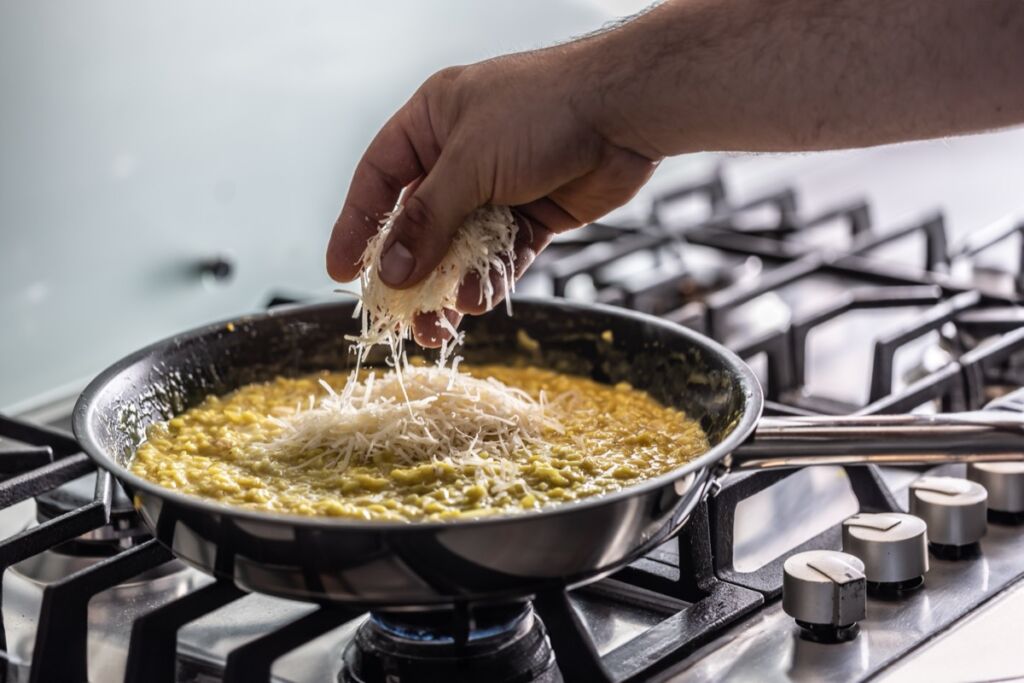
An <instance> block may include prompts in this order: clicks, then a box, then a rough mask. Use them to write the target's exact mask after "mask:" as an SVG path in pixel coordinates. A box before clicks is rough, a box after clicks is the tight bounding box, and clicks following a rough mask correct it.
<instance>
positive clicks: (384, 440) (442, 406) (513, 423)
mask: <svg viewBox="0 0 1024 683" xmlns="http://www.w3.org/2000/svg"><path fill="white" fill-rule="evenodd" d="M321 384H322V386H323V387H324V389H325V391H326V392H327V395H326V396H324V397H323V398H322V399H321V400H320V401H319V403H317V404H316V405H315V406H314V407H311V408H308V409H298V410H297V411H296V412H295V413H294V414H293V415H290V416H288V417H285V418H274V420H275V423H276V424H277V425H278V426H279V427H281V432H280V433H279V434H278V435H277V437H276V438H274V439H273V440H272V441H270V442H268V443H265V444H260V445H258V446H257V447H258V448H260V449H262V450H263V451H264V452H266V453H270V454H272V455H274V456H275V457H276V458H278V459H279V460H281V461H284V462H287V463H288V464H289V465H292V466H302V467H305V466H308V465H309V464H311V463H312V462H314V461H316V464H317V465H318V466H328V467H332V468H337V469H338V470H341V471H344V470H346V469H347V468H349V467H352V466H356V465H361V464H368V463H373V462H378V461H379V459H380V458H386V459H387V461H388V462H390V463H393V464H394V466H395V467H413V466H417V465H423V464H434V465H440V464H442V463H447V464H450V465H455V466H467V465H472V466H475V468H476V472H477V477H478V478H483V477H487V479H488V484H489V488H490V489H491V490H492V491H501V490H505V489H507V488H509V487H511V486H514V485H515V484H517V483H522V484H523V486H524V487H525V481H523V479H522V478H521V477H520V475H519V471H518V467H516V465H515V463H514V462H512V461H511V456H512V455H513V454H515V453H517V452H521V451H524V450H528V449H536V448H543V447H544V434H545V433H546V432H547V431H548V430H555V431H557V432H561V431H562V424H561V422H560V420H559V419H558V415H559V412H560V411H558V410H557V409H553V408H552V406H551V404H550V403H548V402H547V401H546V399H545V397H543V396H542V397H541V398H540V400H535V399H533V398H532V397H531V396H530V395H529V394H527V393H526V392H524V391H522V390H520V389H516V388H513V387H509V386H508V385H505V384H503V383H501V382H499V381H498V380H496V379H493V378H487V379H480V378H477V377H473V376H471V375H468V374H465V373H461V372H457V371H453V370H452V369H445V368H441V367H439V366H436V365H426V366H417V365H406V366H405V367H404V368H403V372H402V373H401V374H400V375H399V373H397V372H395V371H394V370H388V371H386V372H384V373H383V374H378V373H377V372H375V371H371V372H369V373H368V374H366V376H365V378H364V379H361V380H360V379H357V378H356V377H355V376H351V377H350V378H349V380H348V382H347V383H346V384H345V387H344V388H343V389H342V390H341V391H340V392H336V391H335V390H334V389H333V388H332V387H331V386H329V385H328V384H327V383H326V382H323V381H321Z"/></svg>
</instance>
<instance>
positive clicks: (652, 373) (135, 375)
mask: <svg viewBox="0 0 1024 683" xmlns="http://www.w3.org/2000/svg"><path fill="white" fill-rule="evenodd" d="M352 311H353V304H352V303H350V302H343V303H335V304H328V305H318V306H304V307H294V308H287V309H277V310H272V311H269V312H267V313H264V314H261V315H255V316H251V317H247V318H242V319H239V320H234V321H232V324H230V325H229V324H227V323H223V324H216V325H211V326H208V327H203V328H200V329H197V330H194V331H191V332H187V333H185V334H182V335H178V336H176V337H173V338H171V339H167V340H165V341H162V342H159V343H157V344H154V345H153V346H150V347H148V348H146V349H143V350H141V351H139V352H137V353H134V354H132V355H131V356H129V357H127V358H125V359H124V360H122V361H120V362H118V363H117V364H115V365H114V366H112V367H111V368H109V369H108V370H106V371H104V372H103V373H102V374H101V375H100V376H99V377H97V378H96V379H95V380H94V381H93V382H92V383H91V384H90V385H89V386H88V388H87V389H86V390H85V392H84V393H83V394H82V396H81V398H80V400H79V402H78V404H77V406H76V407H75V412H74V430H75V434H76V436H77V437H78V439H79V441H80V442H81V444H82V447H83V448H84V449H85V451H86V452H87V453H88V454H89V455H90V456H91V457H92V458H93V459H94V460H95V461H96V463H97V464H98V465H99V466H100V467H103V468H104V469H107V470H109V471H111V472H112V473H113V474H114V475H115V476H116V477H117V478H118V479H119V480H120V481H121V483H122V484H123V485H124V487H125V489H126V490H127V491H128V492H129V494H130V495H131V496H132V499H133V501H134V504H135V507H136V508H137V509H138V510H139V512H140V514H141V515H142V518H143V519H144V520H145V522H146V523H147V524H148V525H149V526H150V527H151V528H152V530H153V533H154V534H155V536H156V537H157V538H158V539H159V540H160V541H161V542H162V543H164V544H166V545H167V546H168V547H170V548H171V549H172V550H173V551H174V552H175V554H177V555H178V556H179V557H180V558H182V559H183V560H185V561H186V562H188V563H190V564H192V565H194V566H196V567H197V568H199V569H201V570H203V571H206V572H210V573H214V574H217V575H219V576H222V577H226V578H229V579H232V580H234V581H235V583H237V584H238V585H239V586H241V587H243V588H246V589H250V590H255V591H261V592H265V593H271V594H276V595H281V596H286V597H293V598H300V599H313V600H330V601H339V602H359V603H364V604H367V605H392V606H393V605H401V606H417V605H430V604H440V603H451V602H453V601H460V600H478V601H491V600H502V599H506V598H515V597H522V596H527V595H530V594H533V593H535V592H536V591H538V590H542V589H545V588H551V587H555V586H572V585H578V584H583V583H587V582H589V581H594V580H596V579H598V578H600V577H601V576H604V575H606V574H608V573H610V572H612V571H614V570H615V569H617V568H619V567H621V566H623V565H625V564H627V563H628V562H630V561H632V560H634V559H635V558H637V557H639V556H640V555H642V554H644V553H645V552H647V551H648V550H650V549H651V548H653V547H655V546H656V545H658V544H660V543H662V542H664V541H665V540H667V539H668V538H669V537H671V536H672V535H673V534H674V533H676V532H677V531H678V530H679V529H680V527H681V526H682V525H683V524H684V523H685V522H686V520H687V517H688V516H689V515H690V513H691V512H692V511H693V509H694V507H695V506H696V505H697V503H698V502H699V501H700V499H701V497H702V496H704V495H706V493H707V491H708V489H709V485H710V483H711V482H712V481H713V480H715V479H716V478H717V477H721V476H722V475H723V474H724V473H725V472H727V471H728V470H730V469H738V468H743V469H758V468H776V467H799V466H804V465H814V464H836V463H838V464H860V463H869V462H881V463H892V464H895V463H911V462H929V461H933V460H941V461H949V460H981V459H986V460H992V459H1019V458H1020V457H1021V453H1022V452H1024V418H1022V416H1020V415H1017V414H1011V413H1006V414H1001V413H998V412H993V411H986V412H985V413H963V414H956V415H938V416H930V417H925V416H881V417H848V418H798V419H775V418H764V419H761V409H762V395H761V389H760V387H759V386H758V383H757V380H756V379H755V377H754V375H753V374H752V373H751V371H750V369H749V368H748V367H747V366H746V365H745V364H744V363H743V362H742V361H741V360H740V359H739V358H737V357H736V356H734V355H733V354H732V353H730V352H729V351H727V350H726V349H724V348H722V347H721V346H719V345H718V344H716V343H715V342H713V341H711V340H709V339H707V338H706V337H703V336H701V335H699V334H697V333H694V332H691V331H689V330H686V329H684V328H682V327H678V326H676V325H673V324H669V323H666V322H663V321H661V320H658V319H657V318H653V317H650V316H646V315H642V314H638V313H634V312H630V311H626V310H622V309H617V308H609V307H601V306H588V305H582V304H575V303H568V302H556V301H540V300H529V299H520V300H518V301H517V302H516V304H515V315H514V317H511V318H509V317H507V316H506V315H505V314H504V313H503V312H497V313H492V314H488V315H485V316H482V317H478V318H469V319H467V320H466V321H465V323H464V324H465V328H466V331H467V344H466V347H465V349H464V352H463V355H465V357H466V360H467V361H468V362H508V361H511V360H513V359H516V358H523V359H525V360H527V361H529V362H531V363H534V364H538V365H542V366H547V367H551V368H555V369H558V370H563V371H568V372H576V373H580V374H583V375H587V376H590V377H593V378H595V379H597V380H599V381H604V382H618V381H628V382H630V383H631V384H633V385H634V386H636V387H638V388H640V389H644V390H646V391H648V392H650V393H651V394H652V395H653V396H654V397H655V398H657V399H659V400H661V401H663V402H664V403H667V404H670V405H673V406H677V407H679V408H681V409H683V410H685V411H686V412H687V413H688V414H689V415H690V416H692V417H694V418H696V419H699V420H700V422H701V424H702V426H703V427H704V429H705V431H706V432H707V434H708V437H709V439H710V441H711V443H712V448H711V450H709V451H708V452H707V453H705V454H704V455H702V456H701V457H699V458H696V459H695V460H693V461H691V462H689V463H687V464H686V465H685V466H683V467H681V468H679V469H677V470H675V471H673V472H670V473H668V474H665V475H662V476H660V477H656V478H654V479H650V480H648V481H645V482H643V483H642V484H639V485H636V486H632V487H630V488H628V489H626V490H623V491H620V492H617V493H614V494H611V495H607V496H603V497H597V498H592V499H588V500H584V501H580V502H575V503H569V504H563V505H560V506H556V507H551V508H549V509H545V510H542V511H539V512H530V513H524V514H518V515H513V516H506V517H496V518H485V519H474V520H466V521H455V522H424V523H391V522H360V521H354V520H345V519H328V518H310V517H299V516H289V515H275V514H268V513H263V512H256V511H252V510H247V509H244V508H239V507H230V506H227V505H222V504H218V503H215V502H210V501H207V500H202V499H200V498H196V497H192V496H187V495H183V494H181V493H176V492H174V491H172V490H169V489H165V488H162V487H160V486H157V485H156V484H153V483H151V482H148V481H146V480H144V479H141V478H139V477H137V476H135V475H134V474H132V473H131V472H130V471H129V470H128V468H127V466H128V463H129V461H130V460H131V458H132V455H133V453H134V452H135V449H136V447H137V446H138V444H139V442H140V440H141V439H142V438H143V435H144V432H145V429H146V427H147V426H148V425H149V424H151V423H152V422H154V421H156V420H163V419H166V418H167V417H169V416H171V415H174V414H177V413H180V412H181V411H183V410H185V409H186V408H188V407H189V406H192V405H194V404H195V403H197V402H198V401H200V400H201V399H202V398H203V397H204V396H206V395H207V394H209V393H224V392H227V391H230V390H231V389H234V388H236V387H238V386H240V385H242V384H246V383H248V382H254V381H258V380H264V379H268V378H270V377H272V376H274V375H280V374H285V375H296V374H300V373H305V372H313V371H316V370H321V369H324V368H332V369H344V368H347V367H349V366H350V365H351V363H352V362H353V357H352V355H351V354H350V353H349V352H348V349H347V345H346V343H345V342H344V337H345V335H346V334H351V333H353V332H354V331H355V330H356V326H357V321H356V320H355V319H353V318H352ZM606 331H610V332H611V336H610V337H609V335H607V334H604V333H606ZM519 332H525V333H526V334H528V335H529V336H530V337H531V338H533V339H534V340H536V341H537V342H539V349H538V348H532V347H534V345H533V344H526V345H520V344H519V343H518V342H517V339H521V337H520V336H519V335H518V333H519ZM527 347H530V348H527ZM371 360H373V359H371ZM376 360H377V361H378V362H379V361H380V360H381V358H377V359H376ZM683 570H685V568H683Z"/></svg>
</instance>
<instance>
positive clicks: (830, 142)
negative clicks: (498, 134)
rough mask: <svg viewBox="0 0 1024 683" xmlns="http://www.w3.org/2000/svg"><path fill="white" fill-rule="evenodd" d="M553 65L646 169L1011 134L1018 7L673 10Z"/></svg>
mask: <svg viewBox="0 0 1024 683" xmlns="http://www.w3.org/2000/svg"><path fill="white" fill-rule="evenodd" d="M563 54H564V56H565V57H566V59H567V62H568V63H570V64H572V65H573V66H572V67H571V68H573V69H577V70H578V72H579V77H580V78H581V80H583V81H584V82H587V83H591V84H593V85H594V87H593V92H592V93H590V94H589V95H582V96H581V97H582V100H581V107H582V109H584V110H585V111H588V112H591V114H592V115H593V117H594V118H593V120H594V124H595V125H597V126H598V127H600V128H601V132H602V134H603V135H605V136H606V137H607V138H608V139H609V140H610V141H612V142H613V143H615V144H618V145H620V146H622V147H625V148H628V149H632V150H634V151H636V152H639V153H641V154H645V155H647V156H649V157H651V158H657V157H662V156H668V155H671V154H678V153H682V152H690V151H697V150H752V151H792V150H816V149H830V148H841V147H855V146H866V145H874V144H881V143H886V142H893V141H897V140H908V139H920V138H927V137H936V136H943V135H950V134H956V133H963V132H969V131H976V130H984V129H991V128H997V127H1001V126H1007V125H1012V124H1015V123H1020V122H1024V2H1021V1H1020V0H905V1H903V2H895V1H894V2H884V1H881V0H831V1H824V0H823V1H820V2H817V1H813V0H780V1H777V2H765V1H764V0H675V1H673V2H668V3H666V4H665V5H662V6H660V7H657V8H655V9H653V10H652V11H650V12H648V13H646V14H644V15H642V16H640V17H638V18H636V19H634V20H633V21H631V22H629V23H627V24H625V25H623V26H621V27H619V28H616V29H614V30H611V31H607V32H604V33H602V34H599V35H596V36H593V37H591V38H587V39H584V40H582V41H579V42H578V43H576V44H572V45H568V46H565V47H564V53H563Z"/></svg>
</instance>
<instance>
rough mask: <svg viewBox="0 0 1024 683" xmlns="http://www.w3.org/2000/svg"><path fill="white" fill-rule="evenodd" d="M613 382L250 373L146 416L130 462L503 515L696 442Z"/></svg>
mask: <svg viewBox="0 0 1024 683" xmlns="http://www.w3.org/2000/svg"><path fill="white" fill-rule="evenodd" d="M707 448H708V442H707V439H706V437H705V435H704V433H703V431H702V430H701V428H700V426H699V425H698V424H697V423H696V422H694V421H693V420H691V419H689V418H687V417H686V416H685V415H684V414H683V413H682V412H680V411H678V410H676V409H673V408H668V407H666V406H663V405H661V404H660V403H658V402H657V401H655V400H654V399H653V398H651V397H650V396H649V395H647V394H646V393H645V392H643V391H639V390H637V389H634V388H632V387H630V386H628V385H626V384H619V385H616V386H608V385H603V384H599V383H597V382H594V381H592V380H590V379H586V378H583V377H578V376H574V375H568V374H562V373H557V372H553V371H550V370H543V369H539V368H534V367H506V366H495V365H488V366H475V367H467V366H462V367H461V368H458V371H456V369H455V368H450V369H441V368H434V367H426V366H407V367H406V368H405V369H404V370H403V371H402V372H401V373H397V376H396V373H395V371H394V370H390V371H387V372H384V373H382V372H381V371H380V370H377V371H363V372H361V373H360V374H359V375H358V376H350V375H347V374H344V373H328V372H325V373H320V374H316V375H309V376H304V377H298V378H284V377H280V378H277V379H275V380H273V381H270V382H265V383H259V384H250V385H247V386H244V387H242V388H240V389H237V390H236V391H233V392H231V393H230V394H227V395H225V396H209V397H207V398H206V399H205V400H204V401H203V402H202V403H200V404H199V405H197V406H195V407H193V408H191V409H189V410H188V411H186V412H184V413H182V414H181V415H178V416H176V417H174V418H172V419H170V420H168V421H165V422H159V423H156V424H153V425H152V426H150V427H149V429H148V431H147V438H146V440H145V441H144V442H143V444H142V445H141V446H140V447H139V449H138V451H137V453H136V455H135V457H134V459H133V461H132V463H131V469H132V471H133V472H134V473H135V474H137V475H139V476H142V477H144V478H146V479H149V480H151V481H153V482H156V483H157V484H160V485H162V486H165V487H167V488H171V489H174V490H177V491H180V492H182V493H187V494H192V495H195V496H201V497H203V498H207V499H210V500H215V501H219V502H222V503H228V504H231V505H238V506H243V507H247V508H252V509H256V510H262V511H268V512H279V513H290V514H299V515H314V516H325V517H343V518H352V519H359V520H400V521H410V522H412V521H418V520H447V519H456V518H465V517H471V516H481V515H494V514H509V513H514V512H521V511H526V510H533V509H538V508H543V507H546V506H550V505H555V504H558V503H562V502H566V501H572V500H579V499H582V498H588V497H590V496H597V495H601V494H607V493H610V492H613V491H617V490H619V489H622V488H624V487H627V486H630V485H632V484H637V483H639V482H641V481H643V480H644V479H648V478H651V477H655V476H657V475H659V474H663V473H665V472H668V471H670V470H672V469H674V468H677V467H679V466H680V465H682V464H683V463H685V462H686V461H688V460H690V459H692V458H694V457H695V456H697V455H700V454H701V453H703V452H705V451H706V450H707Z"/></svg>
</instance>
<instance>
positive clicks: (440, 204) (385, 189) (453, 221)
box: [327, 44, 657, 346]
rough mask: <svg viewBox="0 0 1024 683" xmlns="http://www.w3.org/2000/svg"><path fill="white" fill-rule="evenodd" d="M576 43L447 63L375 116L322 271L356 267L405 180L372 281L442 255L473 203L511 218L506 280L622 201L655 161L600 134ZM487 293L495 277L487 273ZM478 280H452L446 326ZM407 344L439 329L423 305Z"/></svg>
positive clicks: (412, 277)
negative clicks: (381, 120) (504, 210)
mask: <svg viewBox="0 0 1024 683" xmlns="http://www.w3.org/2000/svg"><path fill="white" fill-rule="evenodd" d="M578 49H579V46H578V44H570V45H567V46H560V47H556V48H549V49H546V50H540V51H537V52H528V53H523V54H515V55H509V56H505V57H500V58H497V59H493V60H489V61H486V62H480V63H478V64H472V65H469V66H459V67H452V68H449V69H445V70H443V71H440V72H438V73H436V74H434V75H433V76H431V77H430V78H429V79H427V81H426V82H425V83H424V84H423V85H422V86H421V87H420V88H419V90H417V91H416V93H415V94H414V95H413V96H412V98H411V99H410V100H409V101H408V102H406V104H405V105H404V106H402V108H401V109H399V110H398V112H397V113H395V114H394V116H392V117H391V119H390V120H389V121H388V122H387V123H386V124H385V125H384V127H383V128H382V129H381V130H380V132H379V133H378V134H377V136H376V137H375V138H374V139H373V141H372V142H371V143H370V146H369V148H368V149H367V150H366V152H365V154H364V155H363V158H362V160H361V161H360V162H359V164H358V166H357V167H356V170H355V173H354V175H353V178H352V184H351V186H350V188H349V192H348V196H347V198H346V199H345V204H344V206H343V208H342V210H341V215H340V216H339V217H338V220H337V222H336V223H335V225H334V231H333V233H332V235H331V240H330V243H329V245H328V248H327V269H328V272H329V273H330V275H331V277H333V278H334V279H336V280H339V281H343V282H344V281H350V280H352V279H354V278H355V277H357V276H358V275H359V272H360V269H361V267H362V263H361V257H362V254H363V250H364V248H365V246H366V242H367V240H368V239H369V238H370V237H371V236H373V235H374V234H376V231H377V229H378V226H379V224H380V221H381V219H382V218H383V216H384V215H385V214H386V213H387V212H389V211H391V210H392V209H393V208H394V206H395V203H396V201H397V200H398V197H399V194H400V193H401V192H402V190H403V189H406V190H407V192H406V198H405V199H404V208H403V211H402V213H401V215H400V216H399V217H398V219H397V220H396V223H395V226H394V229H393V230H392V234H391V235H390V237H389V240H388V243H387V244H386V245H385V248H384V252H383V255H382V257H381V270H380V277H381V280H382V281H383V282H384V284H386V285H388V286H390V287H394V288H396V289H405V288H407V287H411V286H412V285H414V284H416V283H417V282H419V281H420V280H422V279H423V278H424V277H426V275H427V274H428V273H429V272H430V271H431V270H433V269H434V268H435V267H436V266H437V265H438V264H439V263H440V261H441V260H442V259H443V258H444V256H445V254H446V253H447V251H448V247H449V245H450V244H451V240H452V237H453V235H454V234H455V231H456V230H457V229H458V228H459V227H460V226H461V225H462V222H463V221H464V220H465V218H466V216H467V215H468V214H469V213H470V212H471V211H473V210H474V209H476V208H477V207H479V206H482V205H484V204H499V205H509V206H511V207H513V214H514V215H515V217H516V220H517V223H518V225H519V231H518V236H517V239H516V244H515V266H516V267H515V271H516V272H515V277H516V278H517V279H518V278H519V277H520V276H521V275H522V274H523V271H524V270H525V269H526V268H527V267H529V265H530V264H531V263H532V262H533V260H534V259H535V258H536V256H537V254H538V253H539V252H540V251H541V250H542V249H544V247H545V246H547V244H548V243H549V242H550V240H551V238H552V237H553V236H554V235H555V234H557V233H560V232H563V231H566V230H569V229H571V228H576V227H579V226H581V225H584V224H586V223H589V222H591V221H593V220H596V219H597V218H599V217H600V216H602V215H604V214H605V213H607V212H609V211H610V210H612V209H614V208H616V207H618V206H620V205H621V204H624V203H625V202H626V201H627V200H629V199H630V198H631V197H632V196H633V195H634V194H635V193H636V191H637V190H638V189H639V188H640V186H641V185H643V184H644V182H646V181H647V179H648V178H649V177H650V175H651V173H652V172H653V171H654V168H655V167H656V165H657V160H654V159H651V158H649V157H648V156H645V155H642V154H639V153H637V152H634V151H632V150H630V149H627V148H625V147H622V146H619V145H616V144H613V143H612V142H610V141H609V140H608V139H607V138H606V136H604V135H602V133H601V130H600V124H599V117H598V116H597V110H598V108H599V107H600V100H601V84H600V83H599V82H595V80H596V78H595V70H594V69H593V68H592V67H593V65H592V64H587V63H586V60H585V59H583V58H582V56H581V55H580V54H578ZM492 276H493V277H492V281H493V282H494V287H495V297H494V300H493V302H492V303H494V304H496V303H498V302H499V301H501V300H502V298H503V297H504V296H505V294H506V292H505V291H504V283H503V282H502V281H501V280H500V278H498V277H497V275H496V274H494V273H492ZM479 293H480V282H479V278H478V277H476V276H475V275H473V276H470V277H468V278H467V279H466V281H464V282H463V284H462V286H461V288H460V290H459V294H458V304H457V309H458V310H457V311H446V312H445V315H446V316H447V317H448V318H449V320H452V321H453V322H454V323H455V324H457V323H458V321H459V319H461V315H462V314H463V313H469V314H479V313H482V312H484V308H485V305H484V304H482V303H480V295H479ZM414 335H415V337H416V341H417V342H419V343H420V344H422V345H424V346H438V345H439V344H440V343H441V340H442V339H443V338H444V336H446V333H445V332H444V331H443V329H442V328H440V327H439V326H438V325H437V324H436V317H434V316H433V315H431V314H428V315H421V316H420V317H419V318H418V319H417V320H416V321H415V325H414Z"/></svg>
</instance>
